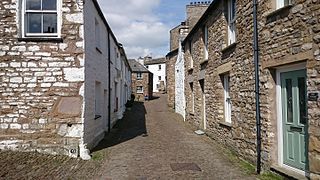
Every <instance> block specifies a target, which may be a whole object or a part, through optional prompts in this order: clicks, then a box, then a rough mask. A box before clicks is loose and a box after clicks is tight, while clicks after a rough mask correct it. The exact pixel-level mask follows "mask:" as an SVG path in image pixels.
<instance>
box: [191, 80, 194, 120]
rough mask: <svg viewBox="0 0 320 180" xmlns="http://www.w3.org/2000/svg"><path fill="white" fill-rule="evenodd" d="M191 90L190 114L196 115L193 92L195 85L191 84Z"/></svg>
mask: <svg viewBox="0 0 320 180" xmlns="http://www.w3.org/2000/svg"><path fill="white" fill-rule="evenodd" d="M190 89H191V107H190V108H191V109H190V113H191V114H194V91H193V83H190Z"/></svg>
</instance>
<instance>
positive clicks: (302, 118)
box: [298, 77, 307, 124]
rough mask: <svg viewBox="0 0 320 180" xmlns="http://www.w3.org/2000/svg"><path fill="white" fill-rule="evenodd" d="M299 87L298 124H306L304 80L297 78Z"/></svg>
mask: <svg viewBox="0 0 320 180" xmlns="http://www.w3.org/2000/svg"><path fill="white" fill-rule="evenodd" d="M298 87H299V108H300V124H306V118H307V107H306V103H307V102H306V78H304V77H300V78H298Z"/></svg>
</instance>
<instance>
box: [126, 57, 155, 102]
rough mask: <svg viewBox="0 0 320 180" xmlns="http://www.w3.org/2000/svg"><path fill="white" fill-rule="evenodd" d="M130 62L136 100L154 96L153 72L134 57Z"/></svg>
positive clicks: (133, 92)
mask: <svg viewBox="0 0 320 180" xmlns="http://www.w3.org/2000/svg"><path fill="white" fill-rule="evenodd" d="M129 64H130V67H131V69H132V82H131V83H132V94H134V95H135V100H137V101H143V100H144V99H145V98H148V99H150V98H152V96H153V93H152V89H153V74H152V73H151V72H150V71H149V70H148V69H146V68H145V67H144V66H143V65H142V64H140V63H139V62H138V61H136V60H134V59H130V60H129Z"/></svg>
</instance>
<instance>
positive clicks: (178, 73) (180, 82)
mask: <svg viewBox="0 0 320 180" xmlns="http://www.w3.org/2000/svg"><path fill="white" fill-rule="evenodd" d="M175 77H176V79H175V94H176V96H175V102H176V103H175V111H176V113H178V114H181V115H182V116H183V118H184V119H185V117H186V113H185V112H186V111H185V104H186V103H185V95H184V79H185V75H184V54H183V51H182V46H181V42H180V43H179V52H178V57H177V61H176V64H175Z"/></svg>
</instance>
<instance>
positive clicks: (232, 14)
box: [228, 0, 236, 45]
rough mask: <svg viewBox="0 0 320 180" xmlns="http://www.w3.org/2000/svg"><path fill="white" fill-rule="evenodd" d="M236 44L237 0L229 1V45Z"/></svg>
mask: <svg viewBox="0 0 320 180" xmlns="http://www.w3.org/2000/svg"><path fill="white" fill-rule="evenodd" d="M235 42H236V0H228V45H231V44H233V43H235Z"/></svg>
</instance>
